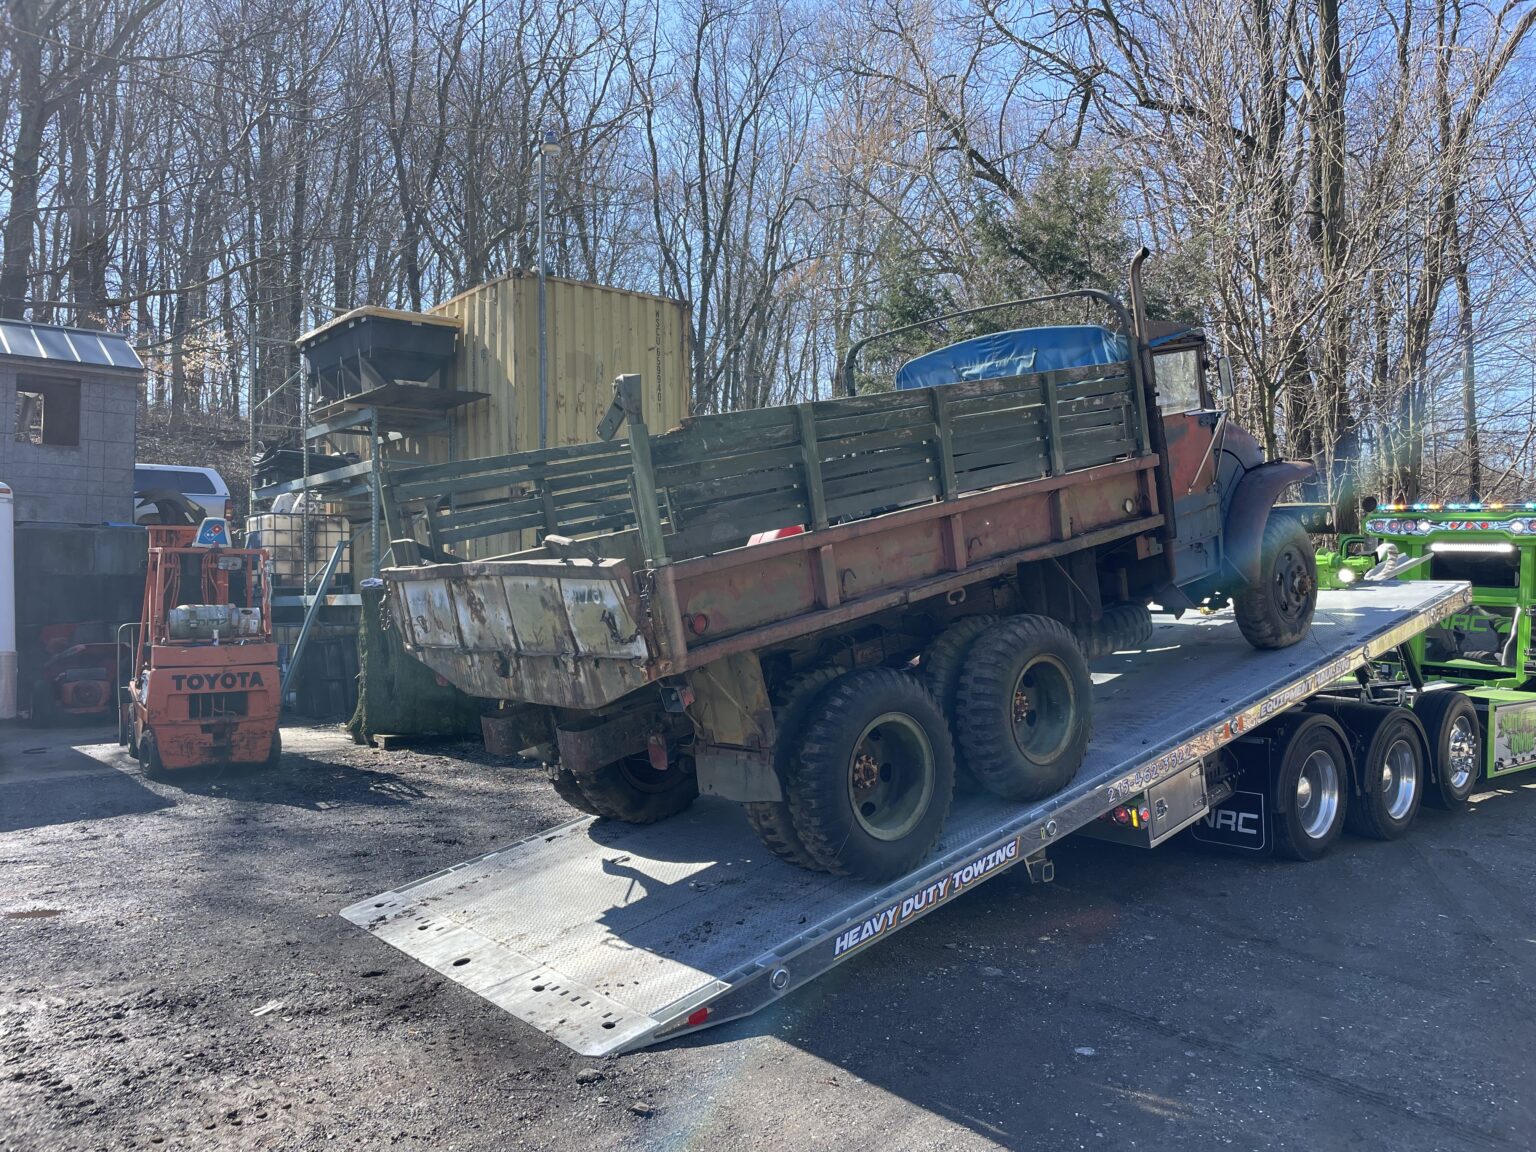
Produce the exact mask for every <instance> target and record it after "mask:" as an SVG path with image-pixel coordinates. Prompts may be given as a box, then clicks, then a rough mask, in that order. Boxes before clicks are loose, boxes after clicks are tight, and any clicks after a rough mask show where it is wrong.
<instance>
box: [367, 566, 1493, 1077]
mask: <svg viewBox="0 0 1536 1152" xmlns="http://www.w3.org/2000/svg"><path fill="white" fill-rule="evenodd" d="M1467 599H1468V592H1467V589H1466V585H1464V584H1444V583H1440V584H1432V583H1428V582H1421V583H1405V584H1385V585H1372V586H1370V587H1367V588H1362V589H1359V590H1350V591H1348V592H1329V593H1324V594H1323V595H1322V596H1321V597H1320V598H1319V604H1318V611H1317V616H1316V619H1315V623H1314V626H1313V633H1312V637H1311V638H1310V639H1308V640H1305V641H1303V642H1302V643H1300V644H1297V645H1295V646H1294V647H1291V648H1285V649H1281V650H1278V651H1269V652H1259V651H1256V650H1254V649H1252V648H1250V647H1249V646H1248V644H1247V643H1246V642H1245V641H1244V640H1243V638H1242V637H1241V636H1240V635H1239V634H1238V630H1237V626H1236V624H1235V622H1234V621H1233V619H1232V618H1231V616H1230V615H1226V614H1219V615H1216V616H1212V617H1195V616H1187V617H1186V618H1185V619H1184V620H1183V621H1181V622H1174V623H1167V624H1161V625H1159V626H1158V627H1157V628H1156V629H1155V631H1154V634H1153V637H1152V639H1151V641H1150V642H1149V644H1148V646H1147V648H1146V649H1145V650H1144V651H1141V652H1134V653H1117V654H1115V655H1114V656H1111V657H1108V658H1106V659H1105V660H1102V661H1099V662H1098V665H1097V667H1098V671H1097V672H1096V673H1095V676H1094V679H1095V684H1096V686H1095V689H1094V696H1095V709H1096V715H1095V735H1094V740H1093V743H1092V745H1091V746H1090V749H1089V754H1088V758H1087V759H1086V760H1085V762H1084V764H1083V767H1082V768H1081V770H1080V771H1079V772H1078V775H1077V778H1076V779H1075V780H1074V781H1073V782H1072V784H1071V785H1070V786H1068V788H1066V789H1065V790H1064V791H1063V792H1061V793H1059V794H1058V795H1056V796H1053V797H1051V798H1050V799H1049V800H1046V801H1043V802H1040V803H1036V804H1032V805H1022V806H1021V805H1018V804H1010V803H1008V802H1005V801H1002V800H999V799H996V798H995V797H991V796H985V795H969V794H962V795H960V796H958V797H956V801H955V805H954V807H953V809H952V810H951V813H950V818H949V822H948V824H947V825H946V827H945V830H944V836H943V838H942V840H941V841H940V843H939V846H938V848H937V849H936V852H935V855H934V858H933V859H931V860H929V861H927V862H926V863H924V864H923V865H922V866H921V867H919V868H917V869H916V870H914V871H913V872H911V873H909V874H908V875H906V876H904V877H902V878H901V879H899V880H896V881H894V882H892V883H890V884H887V885H884V886H877V885H873V884H870V883H867V882H862V881H858V880H853V879H849V878H840V877H833V876H827V875H824V874H821V873H813V872H807V871H804V870H802V869H799V868H795V867H793V866H791V865H788V864H785V863H783V862H782V861H780V860H778V859H776V858H775V857H774V856H773V855H772V854H770V853H769V852H767V851H766V850H765V849H764V848H763V847H762V845H761V844H760V843H759V842H758V840H757V838H756V837H755V836H754V835H753V834H752V833H751V832H750V831H749V829H748V827H747V823H746V821H745V820H744V819H743V818H742V816H741V813H740V812H739V811H737V810H736V805H734V804H731V803H728V802H725V801H719V800H715V799H713V798H711V797H701V798H700V800H699V801H698V802H697V803H696V804H695V805H694V806H693V807H692V808H690V809H689V810H688V811H687V812H685V813H683V814H682V815H680V816H677V817H674V818H672V819H670V820H666V821H663V822H661V823H659V824H653V825H648V826H644V827H636V826H630V825H623V824H614V823H611V822H608V821H602V820H591V819H581V820H576V821H573V822H571V823H569V824H564V825H561V826H560V827H558V828H553V829H551V830H549V831H548V832H544V833H541V834H540V835H537V836H532V837H529V838H528V839H526V840H524V841H522V842H520V843H517V844H513V845H511V846H510V847H508V848H504V849H501V850H500V851H497V852H492V853H489V854H488V855H485V856H481V857H478V858H477V859H474V860H470V861H468V862H466V863H464V864H460V865H457V866H456V867H453V868H449V869H447V870H445V871H443V872H439V873H436V874H435V875H432V876H428V877H425V878H424V879H421V880H417V881H415V882H414V883H411V884H407V885H404V886H403V887H399V888H396V889H394V890H393V891H390V892H386V893H384V894H383V895H381V896H376V897H373V898H372V899H369V900H363V901H361V902H359V903H357V904H354V905H353V906H351V907H350V908H347V909H346V910H345V911H343V913H342V915H343V916H345V917H346V918H347V919H348V920H350V921H352V922H353V923H354V924H357V925H358V926H360V927H362V928H366V929H367V930H368V931H369V932H371V933H373V934H374V935H375V936H377V937H379V938H380V939H381V940H383V941H385V942H387V943H389V944H392V945H394V946H395V947H396V948H399V949H400V950H401V951H402V952H405V953H406V954H407V955H409V956H413V957H415V958H416V959H418V960H420V961H421V962H422V963H424V964H426V965H428V966H429V967H431V968H434V969H436V970H437V971H438V972H441V973H442V974H443V975H445V976H447V977H449V978H450V979H452V980H455V981H458V982H459V983H461V984H463V985H464V986H465V987H467V988H470V989H472V990H474V991H475V992H478V993H479V994H480V995H482V996H483V997H485V998H486V999H487V1000H489V1001H491V1002H492V1003H493V1004H496V1005H497V1006H499V1007H501V1008H504V1009H506V1010H507V1011H508V1012H510V1013H512V1014H513V1015H514V1016H516V1017H518V1018H519V1019H521V1020H524V1021H527V1022H528V1023H529V1024H532V1025H533V1026H534V1027H535V1028H538V1029H539V1030H540V1031H542V1032H545V1033H547V1034H548V1035H550V1036H553V1037H554V1038H556V1039H558V1040H559V1041H561V1043H563V1044H565V1045H567V1046H568V1047H570V1048H572V1049H574V1050H575V1051H577V1052H579V1053H582V1054H585V1055H603V1054H606V1053H611V1052H619V1051H624V1050H627V1049H632V1048H638V1047H641V1046H643V1045H646V1044H650V1043H654V1042H656V1041H658V1040H663V1039H666V1038H669V1037H673V1036H679V1035H682V1034H683V1033H686V1032H691V1031H694V1030H697V1029H699V1028H704V1027H708V1026H709V1025H712V1024H718V1023H721V1022H722V1021H725V1020H729V1019H732V1018H735V1017H739V1016H744V1015H747V1014H749V1013H751V1012H755V1011H757V1010H758V1009H759V1008H762V1007H764V1006H765V1005H767V1004H770V1003H772V1002H773V1001H774V1000H776V999H778V998H780V997H782V996H784V995H785V994H787V993H789V992H791V991H793V990H794V989H795V988H798V987H799V986H801V985H802V984H805V983H806V982H808V981H810V980H813V979H815V978H816V977H817V976H819V975H821V974H822V973H824V972H826V971H827V970H828V969H829V968H832V967H833V966H835V965H837V964H840V963H842V962H843V961H844V960H847V959H849V958H850V957H854V956H857V955H858V954H860V953H861V952H863V951H865V950H866V949H869V948H872V947H874V946H875V945H876V944H877V943H879V942H880V941H882V940H886V939H889V938H890V937H891V936H893V935H895V934H896V933H897V932H899V931H900V930H901V929H902V928H905V927H907V926H909V925H911V924H913V923H916V922H917V921H918V920H920V919H921V918H923V917H924V916H926V915H928V914H929V913H930V912H933V911H934V910H936V909H938V908H942V907H943V906H944V905H945V904H947V903H949V902H950V901H951V900H954V899H955V898H956V897H958V896H960V895H962V894H963V893H966V892H970V891H972V890H973V889H975V888H977V887H978V886H980V885H981V884H984V883H986V882H987V881H989V880H992V879H995V878H996V877H998V876H1001V875H1003V874H1004V873H1006V872H1008V871H1009V870H1011V869H1013V868H1014V867H1015V866H1016V865H1018V864H1020V863H1021V862H1024V863H1027V864H1028V865H1029V866H1030V867H1031V871H1033V872H1036V873H1044V872H1045V871H1046V869H1045V868H1044V867H1043V866H1041V865H1042V864H1043V862H1042V855H1041V854H1042V853H1043V852H1044V850H1045V849H1047V848H1048V847H1049V846H1050V845H1052V844H1054V843H1056V842H1057V841H1059V840H1060V839H1061V838H1062V837H1064V836H1066V835H1068V834H1070V833H1071V832H1073V831H1076V830H1077V829H1080V828H1082V827H1084V826H1085V825H1086V824H1088V823H1089V822H1090V821H1092V820H1095V819H1097V818H1098V817H1100V816H1101V815H1103V814H1104V813H1105V812H1108V811H1110V810H1111V809H1112V808H1114V807H1115V805H1117V804H1123V803H1124V802H1125V801H1126V800H1127V798H1129V797H1131V796H1135V795H1137V794H1139V793H1142V792H1144V791H1145V790H1146V789H1148V788H1151V787H1153V786H1154V785H1157V784H1158V783H1160V782H1161V781H1164V780H1167V779H1169V778H1171V777H1172V776H1174V775H1175V774H1176V773H1178V772H1180V771H1182V770H1186V769H1188V768H1189V767H1190V766H1191V765H1192V764H1193V763H1194V762H1195V761H1197V760H1199V759H1200V758H1201V757H1203V756H1208V755H1210V754H1211V753H1213V752H1214V751H1215V750H1216V749H1218V748H1220V747H1222V746H1224V745H1225V744H1227V743H1229V742H1231V741H1232V740H1234V739H1237V738H1239V737H1241V736H1242V735H1243V734H1244V733H1245V732H1251V731H1252V730H1254V729H1255V728H1257V727H1258V726H1259V725H1260V724H1262V723H1263V722H1264V721H1265V720H1267V719H1269V718H1270V717H1272V716H1275V715H1277V714H1279V713H1280V712H1283V711H1284V710H1285V709H1286V708H1288V707H1289V706H1290V705H1291V704H1293V703H1295V702H1296V701H1298V700H1301V699H1304V698H1305V697H1306V696H1308V695H1311V694H1312V693H1314V692H1316V691H1317V690H1318V689H1319V688H1321V687H1323V686H1325V685H1327V684H1329V683H1332V682H1333V681H1334V680H1337V679H1338V678H1339V677H1341V676H1345V675H1347V674H1349V673H1350V672H1351V671H1353V670H1354V669H1355V668H1358V667H1360V666H1362V665H1363V664H1365V663H1366V662H1367V661H1369V660H1371V659H1374V658H1376V657H1379V656H1380V655H1382V654H1384V653H1386V652H1388V651H1390V650H1391V649H1393V648H1395V647H1396V646H1397V645H1398V644H1401V643H1403V642H1404V641H1405V640H1407V639H1408V638H1409V637H1410V636H1412V635H1414V634H1416V633H1417V632H1420V631H1422V630H1423V629H1424V628H1425V627H1427V626H1428V625H1429V624H1430V623H1431V622H1433V621H1435V620H1438V619H1440V618H1442V617H1443V616H1446V615H1448V614H1450V613H1451V612H1454V611H1455V610H1456V609H1457V608H1459V607H1461V606H1462V605H1464V604H1465V603H1466V602H1467ZM1022 874H1023V870H1022V869H1021V870H1020V875H1021V876H1022Z"/></svg>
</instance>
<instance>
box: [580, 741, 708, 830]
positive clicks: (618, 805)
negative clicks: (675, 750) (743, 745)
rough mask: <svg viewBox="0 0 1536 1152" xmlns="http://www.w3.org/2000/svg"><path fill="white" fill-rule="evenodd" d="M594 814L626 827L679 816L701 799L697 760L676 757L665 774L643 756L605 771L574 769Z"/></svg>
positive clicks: (688, 757)
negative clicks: (620, 822)
mask: <svg viewBox="0 0 1536 1152" xmlns="http://www.w3.org/2000/svg"><path fill="white" fill-rule="evenodd" d="M571 775H572V776H573V777H574V778H575V780H576V783H577V784H579V785H580V786H581V792H582V795H583V796H585V797H586V799H587V802H588V803H589V804H591V805H592V809H591V810H592V811H593V813H594V814H596V815H598V816H602V817H605V818H607V819H609V820H621V821H623V822H624V823H625V824H654V823H656V821H658V820H665V819H666V818H667V817H668V816H676V815H677V814H678V813H679V812H681V811H683V810H684V809H685V808H687V807H688V806H689V805H690V804H692V803H693V802H694V801H695V800H696V799H698V796H699V778H698V776H697V775H695V773H694V770H693V757H691V756H672V757H671V758H670V759H669V760H668V762H667V767H666V769H665V770H664V771H659V772H658V771H657V770H656V768H655V766H654V765H652V763H651V759H650V757H649V756H648V755H647V754H646V753H644V752H639V753H636V754H635V755H633V756H626V757H624V758H623V759H622V760H615V761H614V762H613V763H612V764H604V765H603V766H602V767H601V768H591V769H582V770H581V771H577V770H576V769H574V768H573V769H571Z"/></svg>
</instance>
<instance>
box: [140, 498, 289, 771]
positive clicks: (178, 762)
mask: <svg viewBox="0 0 1536 1152" xmlns="http://www.w3.org/2000/svg"><path fill="white" fill-rule="evenodd" d="M147 531H148V532H149V566H148V573H147V577H146V580H145V585H144V611H143V614H142V617H141V619H140V620H139V622H138V623H137V624H128V625H124V626H123V629H122V630H120V633H119V641H120V643H121V644H122V645H123V646H124V647H125V648H126V649H127V650H128V662H127V663H128V667H129V668H130V669H131V671H130V673H129V679H128V683H127V684H126V685H124V686H123V687H122V688H121V689H120V691H119V696H118V701H119V704H118V708H119V711H118V743H119V744H122V745H125V746H126V747H127V748H128V750H129V751H130V752H131V753H132V754H133V755H134V756H135V757H136V758H137V759H138V761H139V764H140V765H141V766H142V768H143V770H144V774H145V775H146V776H148V777H150V778H151V779H155V778H161V777H163V776H164V775H165V774H167V773H168V772H172V771H177V770H184V769H189V768H209V767H219V766H224V765H230V764H248V765H257V764H261V765H264V766H267V767H273V766H275V765H276V764H277V762H278V760H279V758H280V757H281V756H282V737H281V735H280V734H279V732H278V713H279V711H280V707H281V705H280V699H281V695H280V691H279V681H280V676H279V673H278V661H277V645H276V644H274V643H273V641H272V611H271V607H272V587H271V584H272V581H271V564H270V563H269V561H268V558H267V554H266V552H265V551H264V550H263V549H259V548H235V547H232V546H231V540H230V534H229V524H228V522H227V521H225V520H223V519H220V518H208V519H204V520H202V521H201V522H200V523H196V524H190V523H188V524H151V525H148V526H147Z"/></svg>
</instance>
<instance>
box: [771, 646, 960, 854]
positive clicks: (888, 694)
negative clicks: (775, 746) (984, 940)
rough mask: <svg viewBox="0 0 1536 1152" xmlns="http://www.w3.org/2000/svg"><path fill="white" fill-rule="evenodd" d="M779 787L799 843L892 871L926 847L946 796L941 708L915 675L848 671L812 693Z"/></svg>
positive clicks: (949, 786)
mask: <svg viewBox="0 0 1536 1152" xmlns="http://www.w3.org/2000/svg"><path fill="white" fill-rule="evenodd" d="M784 790H785V793H786V794H787V796H788V799H789V811H790V816H791V817H792V818H793V820H794V825H795V831H796V832H798V833H799V836H800V843H801V844H802V845H803V846H804V848H805V850H806V851H807V852H808V853H809V854H810V855H811V857H812V858H813V859H814V860H815V862H816V863H817V864H818V865H820V866H821V867H822V868H825V869H826V870H827V871H828V872H835V873H838V874H840V875H851V876H858V877H861V878H863V879H866V880H890V879H892V878H894V877H896V876H900V875H901V874H902V873H904V872H908V871H910V870H911V869H913V868H915V867H916V866H917V865H918V864H919V863H920V862H921V861H922V860H923V858H924V857H926V856H927V855H928V853H929V852H930V851H931V850H932V848H933V845H934V843H935V842H936V841H937V840H938V838H939V833H940V831H942V830H943V827H944V821H945V819H946V817H948V815H949V806H950V802H951V801H952V800H953V798H954V791H955V756H954V750H953V748H952V747H951V745H950V738H949V727H948V726H947V725H946V724H945V723H944V715H943V713H942V712H940V711H939V706H938V704H937V703H935V701H934V699H933V697H932V696H931V695H930V694H929V693H928V690H927V689H926V688H924V687H923V685H922V684H921V683H920V682H919V681H918V680H917V679H916V678H915V677H913V676H909V675H907V674H905V673H903V672H897V671H895V670H893V669H890V668H870V669H866V670H863V671H859V672H851V673H849V674H848V675H847V676H844V677H842V678H841V679H840V680H838V681H836V682H835V683H834V684H832V686H831V687H830V688H828V689H827V690H826V691H825V692H823V693H821V694H820V695H819V696H817V697H816V701H815V704H814V705H813V706H812V708H811V709H810V711H809V713H808V714H807V716H806V719H805V726H804V728H803V729H802V734H801V737H800V740H799V741H798V748H797V754H796V755H795V756H794V757H793V758H792V760H791V762H790V764H789V766H788V771H787V774H786V778H785V781H784Z"/></svg>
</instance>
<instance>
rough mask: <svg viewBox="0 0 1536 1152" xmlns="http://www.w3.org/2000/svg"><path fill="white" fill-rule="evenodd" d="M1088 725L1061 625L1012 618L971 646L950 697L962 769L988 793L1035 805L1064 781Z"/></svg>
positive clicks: (1086, 700)
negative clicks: (958, 681) (971, 775)
mask: <svg viewBox="0 0 1536 1152" xmlns="http://www.w3.org/2000/svg"><path fill="white" fill-rule="evenodd" d="M1092 727H1093V681H1092V679H1091V678H1090V677H1089V675H1088V663H1087V661H1086V660H1084V659H1083V653H1082V650H1081V649H1080V648H1079V647H1078V646H1077V641H1076V640H1074V639H1073V637H1072V633H1071V632H1070V631H1068V629H1067V627H1066V625H1065V624H1062V623H1060V622H1059V621H1057V620H1052V619H1050V618H1049V617H1045V616H1013V617H1010V618H1009V619H1007V620H1003V621H1001V622H1000V623H998V624H995V625H993V626H992V627H991V628H989V629H987V631H986V632H984V633H983V634H982V635H981V637H980V638H979V639H977V641H976V642H975V644H974V645H973V646H972V647H971V650H970V652H969V654H968V655H967V657H966V660H965V668H964V670H963V671H962V673H961V676H960V686H959V690H958V693H957V695H956V698H955V734H956V736H957V738H958V741H959V745H960V749H961V754H962V755H963V757H964V759H965V763H966V764H967V766H968V767H969V768H970V770H971V772H972V773H974V774H975V776H976V778H977V779H978V780H980V781H981V783H982V785H983V786H984V787H986V788H987V789H988V790H989V791H991V792H995V793H996V794H997V795H999V796H1003V797H1005V798H1007V799H1010V800H1038V799H1042V798H1044V797H1046V796H1050V795H1052V794H1053V793H1056V792H1059V791H1061V789H1063V788H1065V787H1066V786H1067V785H1068V784H1070V783H1071V782H1072V777H1073V776H1075V775H1076V774H1077V770H1078V768H1079V767H1080V766H1081V765H1082V762H1083V756H1084V755H1085V754H1086V752H1087V750H1088V739H1089V736H1090V735H1091V732H1092Z"/></svg>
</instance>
